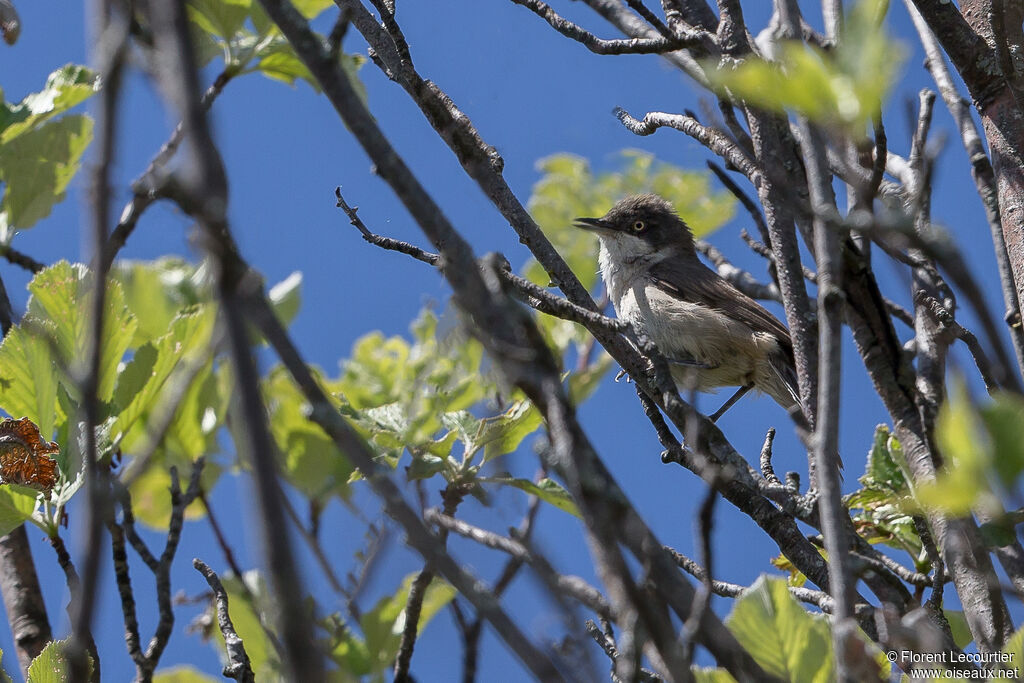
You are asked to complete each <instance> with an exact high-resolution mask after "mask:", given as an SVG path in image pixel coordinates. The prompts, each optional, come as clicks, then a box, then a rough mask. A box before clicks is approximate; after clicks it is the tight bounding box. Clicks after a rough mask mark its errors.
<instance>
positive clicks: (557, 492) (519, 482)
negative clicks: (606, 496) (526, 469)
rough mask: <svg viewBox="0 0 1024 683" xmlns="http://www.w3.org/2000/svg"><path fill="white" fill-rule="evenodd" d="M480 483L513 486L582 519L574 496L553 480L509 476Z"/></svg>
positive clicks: (487, 479) (481, 479) (491, 478)
mask: <svg viewBox="0 0 1024 683" xmlns="http://www.w3.org/2000/svg"><path fill="white" fill-rule="evenodd" d="M479 481H481V482H483V483H490V484H501V485H503V486H512V487H513V488H517V489H520V490H521V491H526V492H527V493H529V494H531V495H534V496H537V497H538V498H540V499H541V500H543V501H544V502H545V503H550V504H551V505H554V506H555V507H556V508H558V509H559V510H562V511H564V512H568V513H569V514H570V515H573V516H574V517H580V516H581V515H580V511H579V508H577V507H576V503H575V502H574V501H573V499H572V496H571V495H569V492H568V491H566V490H565V489H564V488H563V487H562V485H561V484H559V483H558V482H557V481H554V480H553V479H548V478H544V479H541V480H540V481H537V482H533V481H530V480H529V479H517V478H515V477H510V476H508V475H504V476H500V477H481V478H480V479H479Z"/></svg>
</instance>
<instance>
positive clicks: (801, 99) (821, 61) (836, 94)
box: [706, 0, 903, 135]
mask: <svg viewBox="0 0 1024 683" xmlns="http://www.w3.org/2000/svg"><path fill="white" fill-rule="evenodd" d="M888 4H889V3H888V0H860V2H858V3H857V4H856V5H855V6H854V7H853V8H852V9H851V11H850V12H849V13H848V14H847V16H846V20H845V21H844V22H843V28H842V30H841V33H840V35H839V40H838V42H837V44H836V46H835V47H834V48H833V49H832V50H830V51H828V52H826V51H823V50H821V49H819V48H816V47H813V46H808V45H805V44H804V43H803V42H802V41H793V42H783V43H781V44H779V45H778V46H777V49H776V50H775V54H774V55H773V57H774V61H772V62H766V61H763V60H760V59H756V58H752V57H748V58H746V59H745V60H744V61H743V62H742V63H740V64H739V66H737V67H735V68H732V67H731V66H724V67H722V68H719V65H718V64H717V63H713V62H710V63H708V64H706V66H707V70H706V73H707V76H708V79H709V80H710V81H711V83H712V85H713V87H714V88H715V89H716V90H718V91H719V92H722V93H726V92H728V93H730V94H731V95H732V96H737V97H739V98H741V99H743V100H746V101H747V102H749V103H751V104H755V105H757V106H759V107H763V108H766V109H771V110H774V111H780V112H782V111H787V110H793V111H796V112H798V113H800V114H803V115H805V116H807V117H808V118H810V119H812V120H813V121H816V122H818V123H821V124H823V125H831V126H836V127H840V128H843V129H845V130H846V131H848V132H851V133H854V134H858V135H862V134H863V130H864V126H865V124H866V123H867V122H868V121H869V120H870V119H871V118H872V117H873V116H874V115H875V114H876V112H878V111H879V109H880V107H881V103H882V100H883V99H884V97H885V95H886V93H887V92H888V90H889V88H890V87H891V85H892V84H893V83H894V82H895V80H896V72H897V70H898V68H899V65H900V64H901V62H902V61H903V50H902V48H901V46H900V45H899V44H898V43H897V42H896V41H894V40H892V39H891V38H890V37H889V36H888V35H887V34H886V32H885V30H884V29H883V28H882V22H883V19H884V17H885V13H886V10H887V9H888Z"/></svg>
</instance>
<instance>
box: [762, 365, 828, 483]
mask: <svg viewBox="0 0 1024 683" xmlns="http://www.w3.org/2000/svg"><path fill="white" fill-rule="evenodd" d="M772 369H773V370H774V371H775V374H776V375H777V376H778V379H779V380H780V382H781V384H782V385H783V386H784V387H785V392H782V391H778V392H772V394H771V396H772V398H774V399H775V402H776V403H778V404H779V405H780V406H782V407H783V408H785V409H786V410H787V411H788V412H789V414H790V416H791V417H792V418H793V422H795V423H796V426H797V428H798V429H801V430H803V431H804V432H805V433H807V434H810V433H811V432H812V431H813V430H812V429H811V423H810V421H809V420H808V419H807V411H806V410H804V409H803V403H802V402H801V401H800V387H799V384H798V383H797V377H796V366H794V365H793V362H792V361H791V360H790V359H789V358H786V357H781V358H779V359H775V362H773V363H772ZM837 459H838V461H839V469H840V470H842V469H843V459H842V458H841V457H839V456H837Z"/></svg>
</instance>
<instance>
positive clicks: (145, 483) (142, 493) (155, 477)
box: [129, 462, 221, 531]
mask: <svg viewBox="0 0 1024 683" xmlns="http://www.w3.org/2000/svg"><path fill="white" fill-rule="evenodd" d="M162 464H163V463H152V464H151V465H150V466H149V467H148V468H146V470H145V471H144V472H143V473H142V474H141V475H140V476H139V478H138V479H137V480H136V481H135V482H133V483H132V486H131V488H130V489H129V493H131V496H132V512H134V513H135V519H136V520H137V521H139V522H142V523H143V524H145V525H146V526H148V527H149V528H151V529H156V530H158V531H159V530H161V529H163V530H164V531H166V530H167V525H168V523H169V521H170V519H171V494H170V488H171V475H170V472H169V471H168V469H167V467H166V465H164V466H161V465H162ZM191 475H192V470H191V468H190V467H179V468H178V482H179V483H180V485H181V488H182V489H184V488H186V487H187V486H188V480H189V477H190V476H191ZM220 475H221V468H220V467H218V466H217V465H216V463H211V462H207V463H206V465H205V466H204V467H203V473H202V474H201V475H200V478H199V479H200V483H201V484H202V487H203V490H204V491H212V490H213V487H214V486H216V484H217V479H218V478H219V477H220ZM204 514H205V512H204V509H203V505H202V503H201V502H199V501H198V500H195V501H192V504H191V505H189V506H188V507H187V508H185V519H199V518H202V517H203V515H204Z"/></svg>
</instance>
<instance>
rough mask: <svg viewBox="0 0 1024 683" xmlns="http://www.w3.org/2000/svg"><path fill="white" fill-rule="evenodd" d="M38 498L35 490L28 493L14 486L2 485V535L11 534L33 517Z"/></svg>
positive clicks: (0, 531)
mask: <svg viewBox="0 0 1024 683" xmlns="http://www.w3.org/2000/svg"><path fill="white" fill-rule="evenodd" d="M18 488H19V489H21V487H18ZM22 490H26V489H22ZM36 498H37V495H36V493H35V492H32V493H30V494H27V493H22V492H20V491H19V490H15V489H14V487H10V486H4V487H0V536H4V535H7V534H9V533H10V532H12V531H14V530H15V529H17V528H18V527H19V526H21V525H22V524H24V523H25V522H26V521H28V520H29V519H30V518H31V517H32V512H33V511H34V510H35V507H36Z"/></svg>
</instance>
